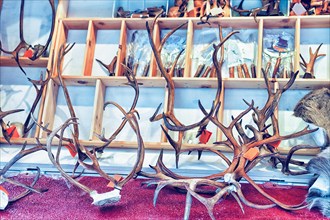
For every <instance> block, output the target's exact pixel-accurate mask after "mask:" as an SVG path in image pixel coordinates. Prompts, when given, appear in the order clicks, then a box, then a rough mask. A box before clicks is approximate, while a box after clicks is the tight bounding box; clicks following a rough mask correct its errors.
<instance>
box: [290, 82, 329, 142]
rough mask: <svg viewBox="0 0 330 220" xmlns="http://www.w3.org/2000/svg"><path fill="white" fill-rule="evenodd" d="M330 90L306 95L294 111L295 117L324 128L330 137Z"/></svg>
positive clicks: (319, 90)
mask: <svg viewBox="0 0 330 220" xmlns="http://www.w3.org/2000/svg"><path fill="white" fill-rule="evenodd" d="M329 111H330V89H328V88H322V89H317V90H314V91H312V92H310V93H308V94H307V95H305V96H304V97H303V98H302V99H301V100H300V101H299V102H298V103H297V105H296V107H295V108H294V110H293V112H294V113H293V115H294V116H296V117H300V118H302V119H303V120H304V121H306V122H308V123H312V124H314V125H316V126H318V127H321V128H324V129H325V130H326V132H327V135H328V137H330V114H329Z"/></svg>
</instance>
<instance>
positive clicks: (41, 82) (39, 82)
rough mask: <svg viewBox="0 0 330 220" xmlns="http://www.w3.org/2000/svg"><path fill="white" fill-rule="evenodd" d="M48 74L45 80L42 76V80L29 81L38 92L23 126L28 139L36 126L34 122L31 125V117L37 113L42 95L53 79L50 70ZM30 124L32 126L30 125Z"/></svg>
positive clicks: (24, 135)
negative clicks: (29, 133)
mask: <svg viewBox="0 0 330 220" xmlns="http://www.w3.org/2000/svg"><path fill="white" fill-rule="evenodd" d="M46 73H47V77H46V79H45V80H42V77H43V76H42V74H41V76H40V80H32V79H29V78H28V79H29V81H30V82H31V83H32V84H33V86H34V87H35V89H36V91H37V96H36V98H35V99H34V101H33V104H32V106H31V108H30V111H29V114H28V116H27V118H26V119H25V122H24V125H23V137H26V136H27V134H28V132H29V131H30V130H31V129H32V128H33V126H34V125H35V123H34V122H33V123H32V124H30V121H31V115H33V113H34V112H35V110H36V108H37V105H38V103H39V101H40V99H41V97H42V94H43V92H44V89H45V87H46V85H47V83H48V82H49V80H50V78H51V74H50V73H49V70H46ZM37 85H40V88H38V87H37ZM29 124H30V125H29Z"/></svg>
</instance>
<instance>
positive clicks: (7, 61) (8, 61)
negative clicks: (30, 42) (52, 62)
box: [0, 56, 48, 67]
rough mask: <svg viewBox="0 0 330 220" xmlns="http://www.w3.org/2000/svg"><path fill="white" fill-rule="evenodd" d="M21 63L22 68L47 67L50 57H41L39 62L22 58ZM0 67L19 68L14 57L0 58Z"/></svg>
mask: <svg viewBox="0 0 330 220" xmlns="http://www.w3.org/2000/svg"><path fill="white" fill-rule="evenodd" d="M19 63H20V64H21V66H22V67H47V64H48V57H40V58H39V59H37V60H34V61H32V60H30V59H29V58H27V57H20V58H19ZM0 66H12V67H17V63H16V61H15V59H14V57H12V56H1V57H0Z"/></svg>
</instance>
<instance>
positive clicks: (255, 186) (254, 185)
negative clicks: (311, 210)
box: [235, 174, 307, 210]
mask: <svg viewBox="0 0 330 220" xmlns="http://www.w3.org/2000/svg"><path fill="white" fill-rule="evenodd" d="M243 178H244V179H245V180H246V181H248V182H249V183H250V184H251V185H252V186H253V187H254V188H255V189H256V190H257V191H258V192H259V193H260V194H261V195H263V196H264V197H266V198H267V199H269V200H270V201H271V202H272V203H274V204H270V205H257V204H254V203H251V202H248V200H246V199H245V201H246V202H248V203H245V202H244V201H243V200H242V198H243V193H242V192H241V190H240V188H239V187H237V188H238V189H239V190H238V192H240V195H239V196H240V198H241V200H242V201H243V202H244V203H245V204H246V205H248V206H250V207H253V208H258V209H262V208H271V207H274V206H276V205H277V206H279V207H281V208H283V209H286V210H300V209H303V208H306V207H307V205H304V202H302V203H301V204H297V205H286V204H284V203H282V202H280V201H278V200H277V199H275V198H274V197H272V196H270V195H269V194H268V193H266V192H265V191H264V190H263V189H262V188H261V187H260V186H258V185H257V184H256V183H255V182H254V181H253V180H252V179H251V178H250V177H249V176H248V175H246V174H244V175H243ZM236 185H238V183H235V186H236Z"/></svg>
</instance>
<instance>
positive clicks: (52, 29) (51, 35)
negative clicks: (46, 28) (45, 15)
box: [30, 0, 56, 60]
mask: <svg viewBox="0 0 330 220" xmlns="http://www.w3.org/2000/svg"><path fill="white" fill-rule="evenodd" d="M48 1H49V4H50V6H51V10H52V24H51V28H50V32H49V36H48V39H47V41H46V44H45V46H43V49H42V50H35V52H34V54H33V57H32V58H30V59H31V60H36V59H38V58H39V57H40V56H42V55H43V54H44V53H45V51H46V50H47V48H48V46H49V44H50V42H51V40H52V37H53V33H54V27H55V16H56V11H55V3H54V0H48Z"/></svg>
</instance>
